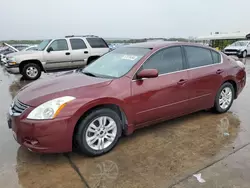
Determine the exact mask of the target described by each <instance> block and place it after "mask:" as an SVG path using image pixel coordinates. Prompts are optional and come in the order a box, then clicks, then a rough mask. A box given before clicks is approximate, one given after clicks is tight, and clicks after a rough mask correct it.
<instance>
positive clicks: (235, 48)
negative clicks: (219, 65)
mask: <svg viewBox="0 0 250 188" xmlns="http://www.w3.org/2000/svg"><path fill="white" fill-rule="evenodd" d="M228 49H231V50H241V49H246V47H245V46H227V47H226V48H225V50H228Z"/></svg>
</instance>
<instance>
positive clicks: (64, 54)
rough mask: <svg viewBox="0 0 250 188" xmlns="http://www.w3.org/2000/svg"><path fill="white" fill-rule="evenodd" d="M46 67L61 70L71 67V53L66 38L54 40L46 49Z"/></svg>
mask: <svg viewBox="0 0 250 188" xmlns="http://www.w3.org/2000/svg"><path fill="white" fill-rule="evenodd" d="M44 59H45V62H46V64H45V69H46V70H60V69H65V68H70V67H71V53H70V50H69V45H68V41H67V40H66V39H57V40H54V41H53V42H52V43H51V44H50V45H48V47H47V49H46V50H45V51H44Z"/></svg>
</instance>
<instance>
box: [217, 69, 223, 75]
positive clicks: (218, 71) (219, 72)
mask: <svg viewBox="0 0 250 188" xmlns="http://www.w3.org/2000/svg"><path fill="white" fill-rule="evenodd" d="M223 72H224V71H223V70H221V69H218V70H217V71H216V74H221V73H223Z"/></svg>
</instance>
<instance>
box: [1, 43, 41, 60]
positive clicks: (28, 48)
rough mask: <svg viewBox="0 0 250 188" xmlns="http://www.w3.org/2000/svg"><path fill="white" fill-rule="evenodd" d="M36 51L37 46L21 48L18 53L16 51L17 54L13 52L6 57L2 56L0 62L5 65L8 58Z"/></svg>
mask: <svg viewBox="0 0 250 188" xmlns="http://www.w3.org/2000/svg"><path fill="white" fill-rule="evenodd" d="M35 50H37V45H32V46H28V47H26V48H23V49H22V50H20V51H17V52H13V53H9V54H7V55H2V58H1V61H2V64H5V63H7V61H8V59H9V58H10V57H14V56H16V55H20V54H23V53H24V52H26V51H35Z"/></svg>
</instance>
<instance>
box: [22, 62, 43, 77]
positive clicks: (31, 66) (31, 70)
mask: <svg viewBox="0 0 250 188" xmlns="http://www.w3.org/2000/svg"><path fill="white" fill-rule="evenodd" d="M22 75H23V76H24V78H25V79H26V80H36V79H38V78H39V77H40V76H41V67H40V66H39V65H37V64H35V63H28V64H27V65H25V66H24V67H23V70H22Z"/></svg>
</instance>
